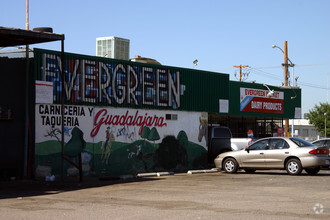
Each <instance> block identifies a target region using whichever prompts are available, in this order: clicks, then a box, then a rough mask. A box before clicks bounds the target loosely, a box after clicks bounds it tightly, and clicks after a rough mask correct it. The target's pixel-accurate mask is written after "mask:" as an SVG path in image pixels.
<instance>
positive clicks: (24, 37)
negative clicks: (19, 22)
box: [0, 26, 64, 47]
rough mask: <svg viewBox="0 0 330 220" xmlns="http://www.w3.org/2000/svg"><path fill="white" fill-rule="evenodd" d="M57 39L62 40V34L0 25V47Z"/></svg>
mask: <svg viewBox="0 0 330 220" xmlns="http://www.w3.org/2000/svg"><path fill="white" fill-rule="evenodd" d="M58 40H64V34H54V33H50V32H40V31H31V30H24V29H18V28H8V27H2V26H0V47H9V46H19V45H27V44H37V43H45V42H51V41H58Z"/></svg>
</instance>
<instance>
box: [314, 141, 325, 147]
mask: <svg viewBox="0 0 330 220" xmlns="http://www.w3.org/2000/svg"><path fill="white" fill-rule="evenodd" d="M313 144H314V145H315V146H318V147H323V145H324V140H320V141H316V142H314V143H313Z"/></svg>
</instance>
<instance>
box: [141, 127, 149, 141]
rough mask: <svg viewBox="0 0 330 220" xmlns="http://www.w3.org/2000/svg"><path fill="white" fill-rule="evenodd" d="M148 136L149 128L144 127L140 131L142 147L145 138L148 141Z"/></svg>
mask: <svg viewBox="0 0 330 220" xmlns="http://www.w3.org/2000/svg"><path fill="white" fill-rule="evenodd" d="M149 134H150V128H149V127H148V126H144V127H143V129H142V133H141V137H142V138H143V140H144V142H143V146H145V143H146V138H147V139H148V137H149Z"/></svg>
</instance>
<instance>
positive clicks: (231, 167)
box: [223, 158, 238, 173]
mask: <svg viewBox="0 0 330 220" xmlns="http://www.w3.org/2000/svg"><path fill="white" fill-rule="evenodd" d="M223 169H224V170H225V172H226V173H236V172H237V170H238V163H237V161H236V160H235V159H234V158H228V159H226V160H225V162H224V163H223Z"/></svg>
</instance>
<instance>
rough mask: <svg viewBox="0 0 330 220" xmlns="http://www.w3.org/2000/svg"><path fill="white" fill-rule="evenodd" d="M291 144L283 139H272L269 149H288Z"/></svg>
mask: <svg viewBox="0 0 330 220" xmlns="http://www.w3.org/2000/svg"><path fill="white" fill-rule="evenodd" d="M288 148H289V144H288V143H286V141H285V140H283V139H271V140H270V143H269V149H270V150H272V149H277V150H278V149H288Z"/></svg>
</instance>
